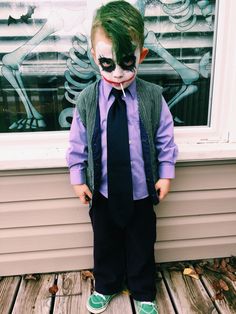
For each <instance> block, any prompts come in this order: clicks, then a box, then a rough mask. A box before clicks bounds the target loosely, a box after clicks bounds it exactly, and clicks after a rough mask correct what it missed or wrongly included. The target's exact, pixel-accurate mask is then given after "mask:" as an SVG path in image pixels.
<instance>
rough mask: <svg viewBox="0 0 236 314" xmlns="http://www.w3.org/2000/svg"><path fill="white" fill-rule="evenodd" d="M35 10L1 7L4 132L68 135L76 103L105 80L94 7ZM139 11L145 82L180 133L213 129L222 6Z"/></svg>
mask: <svg viewBox="0 0 236 314" xmlns="http://www.w3.org/2000/svg"><path fill="white" fill-rule="evenodd" d="M95 2H96V1H95ZM95 2H94V3H95ZM98 2H99V1H97V2H96V3H98ZM131 2H132V3H134V1H131ZM34 3H35V5H34V6H33V5H30V2H28V1H22V2H17V3H16V2H15V1H1V2H0V23H1V28H0V36H1V41H0V54H1V58H0V60H1V77H0V132H26V131H52V130H53V131H54V130H65V129H68V128H69V127H70V123H71V118H72V111H73V108H74V105H75V100H76V97H77V96H78V94H79V93H80V92H81V90H82V89H83V88H84V87H86V86H87V85H88V84H90V83H92V82H94V81H95V80H96V79H98V78H99V73H98V70H97V68H96V66H95V64H94V62H93V60H92V57H91V54H90V46H89V42H90V40H89V38H88V35H87V34H89V30H88V29H87V30H86V29H85V25H89V23H88V21H89V17H90V18H91V17H92V15H93V12H92V11H93V9H94V6H93V7H92V8H91V4H90V2H89V1H88V2H86V1H85V0H84V1H66V0H65V1H35V2H34ZM138 3H140V7H139V9H140V10H141V12H142V13H143V14H144V16H145V25H146V39H145V46H147V47H148V48H149V54H148V56H147V58H146V59H145V61H144V62H143V64H141V65H140V69H139V76H140V77H141V78H144V79H145V80H148V81H151V82H154V83H156V84H159V85H161V86H163V88H164V92H163V94H164V97H165V98H166V100H167V102H168V105H169V107H170V110H171V112H172V114H173V117H174V120H175V125H176V126H186V125H187V126H197V125H207V124H208V121H209V116H208V115H209V112H210V110H209V106H210V102H209V93H210V86H211V73H212V54H213V37H214V16H215V11H216V10H215V7H216V0H212V1H210V0H209V1H197V0H185V1H183V0H159V1H156V0H153V1H150V0H149V1H139V2H138ZM98 4H99V3H98Z"/></svg>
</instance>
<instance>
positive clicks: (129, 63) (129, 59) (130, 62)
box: [120, 55, 136, 71]
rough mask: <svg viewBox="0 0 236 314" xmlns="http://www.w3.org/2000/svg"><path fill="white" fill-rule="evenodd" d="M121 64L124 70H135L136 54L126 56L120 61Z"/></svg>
mask: <svg viewBox="0 0 236 314" xmlns="http://www.w3.org/2000/svg"><path fill="white" fill-rule="evenodd" d="M120 66H121V67H122V69H124V70H129V71H133V70H134V68H135V66H136V57H135V55H131V56H125V57H124V58H123V59H122V60H121V63H120Z"/></svg>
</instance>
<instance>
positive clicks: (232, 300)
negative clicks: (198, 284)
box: [202, 270, 236, 314]
mask: <svg viewBox="0 0 236 314" xmlns="http://www.w3.org/2000/svg"><path fill="white" fill-rule="evenodd" d="M219 279H223V280H224V281H225V283H226V284H227V285H228V287H229V291H224V292H223V294H224V299H223V300H215V301H214V303H215V306H216V308H217V309H218V311H219V312H220V313H221V314H236V283H235V282H233V281H231V280H230V279H229V278H228V277H226V276H224V275H222V274H218V273H213V272H211V271H206V270H204V273H203V275H202V281H203V282H204V284H205V286H206V288H207V290H208V292H209V294H210V295H211V297H212V299H215V290H214V288H213V287H214V281H217V280H219Z"/></svg>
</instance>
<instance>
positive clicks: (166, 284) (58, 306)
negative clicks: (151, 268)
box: [0, 259, 236, 314]
mask: <svg viewBox="0 0 236 314" xmlns="http://www.w3.org/2000/svg"><path fill="white" fill-rule="evenodd" d="M186 268H187V269H188V270H189V269H190V271H191V269H192V270H193V274H191V275H193V277H191V276H189V275H184V274H183V270H184V269H186ZM235 271H236V270H235V265H234V264H232V263H230V259H221V260H214V261H211V262H209V261H207V262H201V263H199V262H198V263H193V262H192V263H186V262H183V263H174V264H173V263H171V264H163V265H162V264H161V265H157V279H156V283H157V291H158V293H157V303H158V307H159V313H160V314H176V313H178V314H194V313H196V314H201V313H202V314H210V313H212V314H217V313H220V314H233V313H236V275H235ZM194 277H196V278H194ZM197 277H199V279H198V278H197ZM0 279H1V280H0V314H10V313H13V314H47V313H48V314H63V313H66V314H77V313H78V314H89V312H88V311H87V310H86V306H85V304H86V300H87V298H88V296H89V295H90V294H91V292H92V291H93V278H92V277H91V273H90V272H89V271H77V272H66V273H55V274H52V273H51V274H39V275H38V274H37V275H25V276H14V277H2V278H0ZM104 313H106V314H134V313H136V310H135V307H134V304H133V300H132V298H131V297H130V295H129V293H128V291H123V292H122V293H121V294H120V295H119V296H117V297H116V298H114V299H113V300H112V302H111V304H110V305H109V307H108V309H107V310H106V311H105V312H104Z"/></svg>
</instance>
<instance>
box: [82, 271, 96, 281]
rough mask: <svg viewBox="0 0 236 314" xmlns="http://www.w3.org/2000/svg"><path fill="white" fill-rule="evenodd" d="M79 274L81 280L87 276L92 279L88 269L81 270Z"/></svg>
mask: <svg viewBox="0 0 236 314" xmlns="http://www.w3.org/2000/svg"><path fill="white" fill-rule="evenodd" d="M81 276H82V279H83V280H87V279H88V278H90V279H94V276H93V273H92V272H91V271H89V270H83V271H82V272H81Z"/></svg>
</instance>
